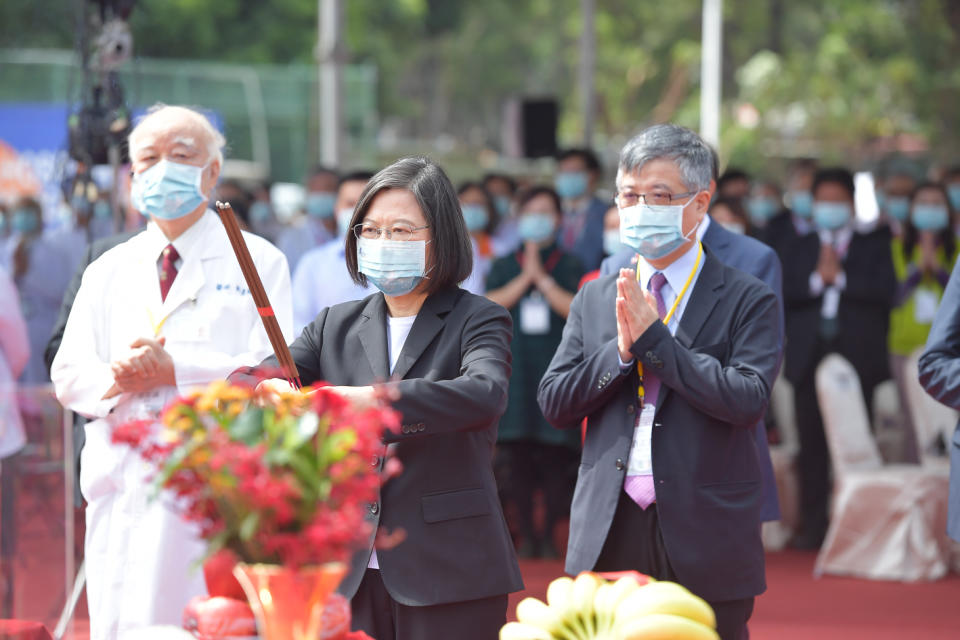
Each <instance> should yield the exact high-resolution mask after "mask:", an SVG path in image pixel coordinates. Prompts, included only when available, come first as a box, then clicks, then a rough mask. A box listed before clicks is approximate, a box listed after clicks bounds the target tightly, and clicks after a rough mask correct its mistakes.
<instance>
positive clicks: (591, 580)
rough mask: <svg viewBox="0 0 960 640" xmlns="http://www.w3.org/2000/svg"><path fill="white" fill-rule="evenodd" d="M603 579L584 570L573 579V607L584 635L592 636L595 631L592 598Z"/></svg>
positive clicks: (595, 624)
mask: <svg viewBox="0 0 960 640" xmlns="http://www.w3.org/2000/svg"><path fill="white" fill-rule="evenodd" d="M603 582H604V581H603V579H602V578H601V577H600V576H598V575H597V574H595V573H590V572H589V571H584V572H583V573H581V574H580V575H578V576H577V577H576V579H575V580H574V581H573V608H574V610H575V611H576V612H577V613H578V614H579V616H580V621H581V626H582V627H583V630H584V631H585V634H584V636H585V637H587V638H592V637H593V635H594V634H595V633H596V632H597V623H596V617H595V615H594V610H593V598H594V596H595V595H596V593H597V589H598V588H599V587H600V585H601V584H603Z"/></svg>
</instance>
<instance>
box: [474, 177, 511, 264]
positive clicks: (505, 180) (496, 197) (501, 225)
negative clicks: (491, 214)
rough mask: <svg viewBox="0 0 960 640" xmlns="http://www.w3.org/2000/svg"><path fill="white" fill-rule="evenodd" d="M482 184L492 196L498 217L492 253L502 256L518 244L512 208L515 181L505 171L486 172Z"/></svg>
mask: <svg viewBox="0 0 960 640" xmlns="http://www.w3.org/2000/svg"><path fill="white" fill-rule="evenodd" d="M482 184H483V188H484V189H486V190H487V193H489V194H490V197H491V198H493V206H494V208H495V209H496V210H497V216H498V217H499V222H498V224H497V228H496V230H495V231H494V233H493V240H492V242H493V253H494V255H497V256H502V255H505V254H506V253H508V252H509V251H513V250H514V249H515V248H516V247H517V245H518V244H520V238H519V237H518V236H517V218H516V216H515V215H514V208H513V201H514V198H516V196H517V181H516V180H514V179H513V178H512V177H510V176H508V175H507V174H505V173H488V174H486V175H484V176H483V180H482Z"/></svg>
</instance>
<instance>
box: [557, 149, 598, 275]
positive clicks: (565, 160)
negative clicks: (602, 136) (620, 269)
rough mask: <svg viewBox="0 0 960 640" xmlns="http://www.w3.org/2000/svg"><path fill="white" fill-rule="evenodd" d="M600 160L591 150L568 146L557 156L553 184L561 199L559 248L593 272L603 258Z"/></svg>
mask: <svg viewBox="0 0 960 640" xmlns="http://www.w3.org/2000/svg"><path fill="white" fill-rule="evenodd" d="M600 172H601V171H600V160H599V159H598V158H597V154H595V153H594V152H593V151H591V150H590V149H567V150H565V151H562V152H560V154H559V155H558V156H557V175H556V177H555V179H554V186H555V187H556V191H557V194H558V195H559V196H560V198H561V200H562V201H563V221H562V223H561V225H560V235H559V236H558V240H559V243H560V247H561V248H562V249H564V250H565V251H568V252H570V253H572V254H573V255H575V256H577V258H579V260H580V263H581V264H582V265H583V268H584V269H586V270H588V271H592V270H593V269H597V268H599V267H600V263H601V262H602V261H603V216H604V214H605V213H606V212H607V208H608V201H607V202H605V201H603V200H601V199H600V198H598V197H597V196H596V195H595V191H596V188H597V181H598V180H599V178H600Z"/></svg>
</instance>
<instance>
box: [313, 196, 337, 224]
mask: <svg viewBox="0 0 960 640" xmlns="http://www.w3.org/2000/svg"><path fill="white" fill-rule="evenodd" d="M336 202H337V194H335V193H330V192H327V191H311V192H310V193H309V194H307V202H306V210H307V215H308V216H310V217H311V218H320V219H325V218H329V217H331V216H332V215H333V209H334V206H336Z"/></svg>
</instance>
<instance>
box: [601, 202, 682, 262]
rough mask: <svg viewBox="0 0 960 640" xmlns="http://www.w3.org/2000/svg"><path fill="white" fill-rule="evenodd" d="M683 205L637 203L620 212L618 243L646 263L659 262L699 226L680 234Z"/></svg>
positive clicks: (679, 245) (678, 246)
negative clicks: (630, 249)
mask: <svg viewBox="0 0 960 640" xmlns="http://www.w3.org/2000/svg"><path fill="white" fill-rule="evenodd" d="M699 193H700V192H697V194H696V195H694V196H693V197H692V198H690V200H689V201H688V202H687V203H686V204H666V205H653V204H646V203H643V202H639V203H637V204H636V205H634V206H632V207H627V208H625V209H621V210H620V240H621V241H622V242H623V244H625V245H627V246H628V247H631V248H632V249H633V250H634V251H636V252H637V253H639V254H640V255H641V256H643V257H644V258H645V259H647V260H659V259H660V258H664V257H666V256H668V255H670V254H671V253H673V252H674V251H676V250H677V249H679V248H680V247H681V246H683V244H684V243H685V242H687V240H689V239H690V238H691V237H693V235H694V234H696V232H697V227H698V226H700V225H699V224H697V225H695V226H694V227H693V228H692V229H691V230H690V232H689V233H686V234H684V233H683V212H684V209H686V208H687V207H688V206H690V205H691V204H692V203H693V202H694V199H695V198H696V197H697V195H699Z"/></svg>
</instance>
